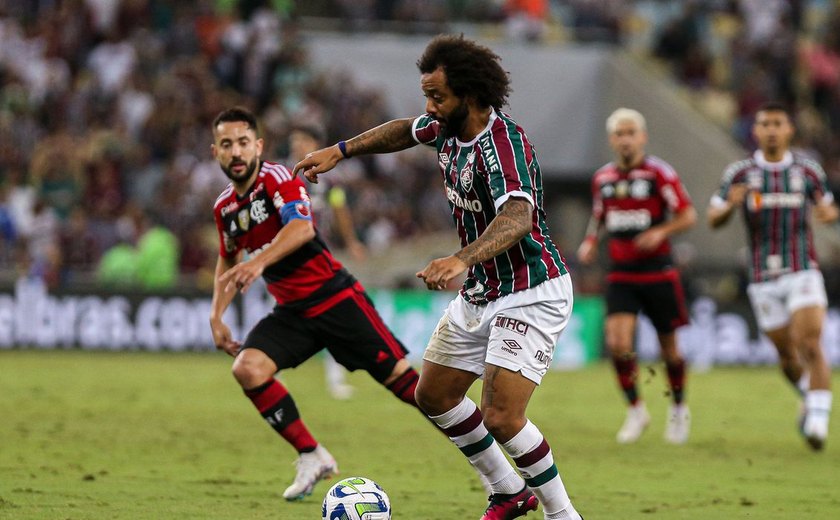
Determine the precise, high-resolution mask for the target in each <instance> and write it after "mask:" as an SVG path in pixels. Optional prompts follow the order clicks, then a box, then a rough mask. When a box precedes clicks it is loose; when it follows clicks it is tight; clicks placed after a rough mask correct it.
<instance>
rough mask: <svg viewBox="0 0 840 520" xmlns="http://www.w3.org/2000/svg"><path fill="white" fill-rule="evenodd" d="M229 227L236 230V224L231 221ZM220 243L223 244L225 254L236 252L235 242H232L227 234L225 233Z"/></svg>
mask: <svg viewBox="0 0 840 520" xmlns="http://www.w3.org/2000/svg"><path fill="white" fill-rule="evenodd" d="M231 227H233V228H234V230H235V228H236V224H234V223H233V221H231ZM222 242H223V243H224V246H225V251H226V252H228V253H233V252H234V251H235V250H236V241H234V240H233V239H232V238H231V237H230V235H228V234H227V232H225V234H224V238H223V240H222Z"/></svg>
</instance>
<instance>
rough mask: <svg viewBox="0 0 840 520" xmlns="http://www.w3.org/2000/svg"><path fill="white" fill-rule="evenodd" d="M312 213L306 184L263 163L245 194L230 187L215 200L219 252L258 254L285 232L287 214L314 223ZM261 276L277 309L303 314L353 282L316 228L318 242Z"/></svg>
mask: <svg viewBox="0 0 840 520" xmlns="http://www.w3.org/2000/svg"><path fill="white" fill-rule="evenodd" d="M310 211H311V210H310V203H309V195H308V194H307V192H306V186H305V185H304V183H303V181H301V180H300V178H298V177H296V176H294V175H293V174H292V173H291V171H289V169H288V168H286V167H284V166H281V165H280V164H277V163H272V162H268V161H263V162H262V164H261V165H260V171H259V173H258V174H257V177H256V180H255V181H254V183H253V184H252V185H251V187H250V188H249V189H248V191H247V192H246V193H245V194H244V195H242V196H239V195H237V193H236V191H235V190H234V189H233V185H232V184H230V185H228V187H227V188H226V189H225V190H224V191H223V192H222V193H221V195H219V197H218V198H217V199H216V203H215V205H214V208H213V214H214V217H215V220H216V227H217V229H218V231H219V254H220V255H221V256H222V257H224V258H233V257H236V255H238V254H239V252H240V251H242V250H244V251H245V252H247V253H248V254H251V255H253V254H258V253H259V252H260V251H262V250H263V249H265V248H266V247H268V246H269V245H270V244H271V242H272V240H274V237H275V236H277V233H278V232H280V230H281V229H282V228H283V225H284V216H283V215H291V218H305V219H311V214H310ZM287 218H288V217H287ZM263 278H264V279H265V282H266V284H267V286H268V291H269V292H270V293H271V295H272V296H274V299H275V300H276V301H277V303H278V304H279V305H283V306H286V307H291V308H294V309H299V310H306V309H308V308H310V307H312V306H314V305H317V304H319V303H322V302H323V301H325V300H326V299H328V298H329V297H330V296H332V295H334V294H335V293H337V292H339V291H341V290H342V289H345V288H347V287H350V286H351V285H353V283H355V279H354V278H353V277H352V276H351V275H350V273H349V272H347V270H346V269H344V266H342V265H341V262H339V261H338V260H337V259H335V258H334V257H333V256H332V253H330V251H329V249H328V248H327V246H326V244H325V243H324V241H323V240H322V239H321V236H320V234H318V231H317V228H316V232H315V238H313V239H312V240H310V241H309V242H307V243H306V244H304V245H303V246H301V247H300V248H299V249H298V250H297V251H294V252H293V253H291V254H290V255H288V256H286V257H285V258H282V259H280V260H279V261H277V262H275V263H274V264H271V265H269V266H268V267H266V269H265V270H264V271H263Z"/></svg>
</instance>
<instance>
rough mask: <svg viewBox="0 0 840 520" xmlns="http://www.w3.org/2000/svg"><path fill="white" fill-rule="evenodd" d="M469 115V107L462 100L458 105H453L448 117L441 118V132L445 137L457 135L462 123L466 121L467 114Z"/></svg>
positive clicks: (461, 128) (462, 125)
mask: <svg viewBox="0 0 840 520" xmlns="http://www.w3.org/2000/svg"><path fill="white" fill-rule="evenodd" d="M469 115H470V109H469V108H467V104H466V103H464V102H463V101H462V102H461V104H460V105H458V106H457V107H455V109H454V110H453V111H452V113H451V114H449V117H445V118H443V120H442V121H441V122H442V123H443V133H444V135H445V136H446V137H458V135H459V134H460V133H461V130H463V129H464V125H465V124H466V122H467V116H469Z"/></svg>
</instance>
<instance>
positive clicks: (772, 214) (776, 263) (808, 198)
mask: <svg viewBox="0 0 840 520" xmlns="http://www.w3.org/2000/svg"><path fill="white" fill-rule="evenodd" d="M733 184H746V185H747V186H749V191H748V193H747V196H746V198H745V200H744V204H743V208H742V209H743V214H744V222H745V224H746V226H747V234H748V236H749V245H750V261H749V264H750V280H751V281H752V282H763V281H767V280H772V279H775V278H777V277H778V276H780V275H782V274H786V273H792V272H796V271H803V270H805V269H818V268H819V266H818V265H817V256H816V253H815V251H814V241H813V237H812V234H811V225H810V221H809V218H810V208H811V205H812V204H814V203H816V202H820V203H830V202H831V201H833V200H834V197H833V195H832V193H831V191H830V190H829V189H828V185H827V183H826V177H825V172H823V169H822V168H821V167H820V165H819V164H817V163H816V162H814V161H812V160H810V159H807V158H805V157H802V156H800V155H797V154H793V153H791V152H787V153H786V154H785V156H784V158H783V159H782V160H781V161H780V162H777V163H771V162H767V161H766V160H765V159H764V154H762V153H761V150H758V151H756V152H755V154H753V156H752V157H751V158H749V159H746V160H743V161H738V162H735V163H732V164H730V165H729V166H728V167H727V168H726V170H725V171H724V173H723V181H722V182H721V185H720V188H719V189H718V191H717V193H715V195H714V196H713V197H712V201H711V204H712V205H713V206H720V205H723V204H726V198H727V196H728V195H729V190H730V188H731V187H732V185H733Z"/></svg>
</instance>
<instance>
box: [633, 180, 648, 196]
mask: <svg viewBox="0 0 840 520" xmlns="http://www.w3.org/2000/svg"><path fill="white" fill-rule="evenodd" d="M630 196H631V197H633V198H634V199H646V198H648V197H649V196H650V183H648V181H646V180H644V179H636V180H634V181H633V182H632V183H630Z"/></svg>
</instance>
